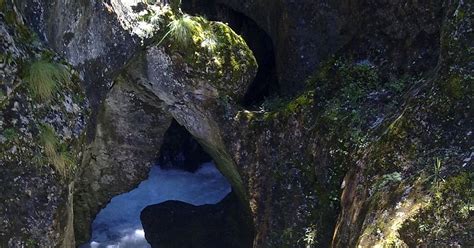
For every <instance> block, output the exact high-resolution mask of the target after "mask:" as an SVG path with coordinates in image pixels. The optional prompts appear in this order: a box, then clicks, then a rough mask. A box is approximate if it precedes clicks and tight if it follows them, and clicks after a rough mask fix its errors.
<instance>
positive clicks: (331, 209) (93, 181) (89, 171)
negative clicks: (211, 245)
mask: <svg viewBox="0 0 474 248" xmlns="http://www.w3.org/2000/svg"><path fill="white" fill-rule="evenodd" d="M17 2H18V7H19V10H20V12H21V13H23V14H24V15H25V16H26V17H27V20H28V22H29V23H30V25H31V26H33V27H34V28H35V30H36V31H37V32H38V34H39V36H40V38H41V39H42V40H43V41H45V42H46V43H47V44H48V45H49V46H51V47H53V48H54V49H56V50H57V51H58V52H60V53H61V54H62V55H64V56H65V58H66V59H67V61H70V62H71V63H72V64H73V65H74V66H75V67H76V68H78V70H79V72H80V78H82V79H84V83H83V85H84V86H85V88H86V89H87V92H88V98H89V99H91V102H92V105H93V107H94V110H95V112H94V114H93V115H92V116H93V118H92V120H91V121H89V123H90V130H91V132H90V133H89V138H90V139H89V142H88V143H87V145H88V148H87V149H86V150H85V153H84V154H85V156H84V159H83V162H82V165H81V166H80V169H79V170H78V173H77V174H76V175H77V177H76V178H75V179H76V180H75V186H74V193H75V194H74V221H75V228H76V230H75V231H76V240H77V241H78V242H82V241H85V240H86V239H87V238H88V232H89V231H90V230H89V224H90V221H91V220H92V218H93V216H94V215H95V214H96V213H97V211H99V209H100V207H102V206H103V205H104V204H105V203H106V202H107V201H108V200H109V199H110V198H111V197H112V196H113V195H115V194H119V193H121V192H124V191H127V190H129V189H130V188H132V187H133V186H134V185H136V184H137V183H138V182H139V181H140V180H141V179H142V178H143V177H144V176H145V175H146V171H147V169H148V168H149V162H150V161H152V160H153V159H154V158H157V154H156V152H158V151H159V147H160V146H161V142H162V139H163V136H164V133H165V131H166V129H167V128H168V126H169V125H170V123H171V120H172V118H174V119H175V120H176V121H177V122H179V123H180V124H181V125H182V126H184V127H185V128H186V129H187V130H188V131H189V132H190V133H191V134H192V135H193V136H194V137H195V138H196V140H198V142H200V143H201V145H203V147H204V148H205V149H206V150H207V151H208V153H209V154H210V155H211V156H212V157H213V158H214V159H215V160H216V162H217V165H218V167H219V169H220V170H221V171H222V172H223V174H224V175H225V176H226V177H227V178H229V180H230V182H231V183H232V186H233V188H234V191H235V192H236V193H237V195H238V196H239V200H240V201H241V202H242V203H243V204H245V206H248V208H246V210H245V213H243V214H244V215H247V216H249V217H250V218H251V219H252V220H253V224H254V226H255V233H256V238H255V240H254V244H253V247H258V248H261V247H262V248H264V247H329V246H333V247H359V246H360V247H372V246H400V247H408V246H416V245H421V244H430V245H432V246H443V247H445V246H455V245H460V246H462V247H470V246H471V244H472V240H473V239H472V235H471V234H472V225H470V224H469V223H472V217H471V216H472V206H471V205H470V204H471V203H470V200H469V199H470V198H472V187H470V186H471V184H472V172H471V171H472V161H471V160H472V147H473V144H472V138H471V136H472V132H471V130H470V127H471V126H472V120H473V119H472V113H471V112H472V111H471V109H470V108H471V107H470V105H472V104H471V102H472V81H473V77H472V75H473V73H472V72H473V68H472V62H471V60H472V42H470V41H471V40H472V21H471V20H472V14H470V13H472V5H471V4H470V3H469V2H466V1H462V0H453V1H445V2H440V1H425V2H418V1H402V0H400V1H392V2H383V3H382V2H380V1H375V0H374V1H371V0H367V1H362V0H360V1H338V2H331V3H328V2H326V1H300V2H295V1H283V0H282V1H276V2H275V1H272V2H268V1H265V0H258V1H254V0H248V1H232V0H216V1H215V2H214V3H212V2H211V3H210V4H222V5H225V6H227V7H230V8H232V9H234V10H236V11H238V12H240V13H242V14H244V15H246V16H248V17H250V18H251V19H253V20H254V21H255V22H256V23H257V24H258V25H259V26H260V27H261V28H262V29H263V30H265V31H266V32H267V33H268V34H269V35H270V37H271V38H272V41H273V43H274V46H275V49H276V59H277V73H278V77H279V80H280V83H281V84H282V86H283V87H282V88H281V90H282V93H283V95H284V96H288V97H275V98H271V99H267V100H266V101H265V102H264V103H263V104H262V105H261V106H257V107H256V108H259V110H258V111H249V110H246V109H244V108H243V107H242V106H240V105H239V102H241V101H240V100H241V98H242V97H243V96H244V95H245V94H246V91H247V90H248V86H249V84H250V82H251V81H252V79H253V77H254V75H255V74H256V71H257V64H256V61H255V58H254V57H253V55H252V52H251V51H250V50H249V48H248V47H247V45H246V44H245V42H244V40H243V39H242V38H241V37H239V36H238V35H237V34H235V32H233V31H232V30H231V29H230V28H228V27H227V26H226V25H224V24H222V23H219V22H210V21H207V20H205V19H203V18H200V17H187V18H189V19H188V20H187V21H189V22H190V23H192V25H195V30H200V32H197V33H193V34H192V38H191V39H190V41H189V42H190V43H187V44H186V43H182V41H181V42H180V41H179V40H173V37H169V36H167V35H166V29H163V27H166V25H168V23H169V22H171V21H173V20H175V19H177V18H180V17H182V14H181V13H173V12H171V11H169V10H168V12H167V11H165V13H164V14H163V15H162V16H161V19H160V21H158V22H157V23H154V24H153V25H152V30H153V31H152V32H151V33H149V34H150V35H151V37H148V38H143V37H142V38H141V41H143V43H142V42H140V39H139V34H141V35H143V34H144V33H143V32H144V30H143V29H140V28H138V27H139V26H140V25H137V24H138V23H139V22H138V21H137V20H138V19H140V18H139V16H138V14H136V13H135V12H134V11H133V10H132V8H131V7H130V6H128V5H125V4H122V3H121V1H113V0H111V1H105V2H99V1H79V2H76V3H74V4H72V5H66V4H65V2H64V1H33V2H26V1H17ZM0 3H2V2H0ZM134 3H135V2H134ZM194 3H196V4H197V3H199V1H194ZM147 8H148V7H147ZM147 11H150V10H147ZM145 12H146V11H145ZM57 13H63V15H58V14H57ZM146 13H150V15H148V14H147V15H145V16H141V18H142V19H153V18H152V17H153V16H154V15H153V13H155V12H153V11H150V12H146ZM5 17H6V16H5V15H3V18H4V19H5ZM89 17H91V18H89ZM137 18H138V19H137ZM91 20H92V21H91ZM142 24H143V23H142ZM160 27H161V28H160ZM196 27H197V28H196ZM10 36H12V35H10ZM13 36H14V35H13ZM17 36H18V35H17ZM5 37H9V36H5ZM163 37H164V39H162V38H163ZM7 39H9V38H7ZM209 40H212V41H215V43H213V42H209ZM8 42H10V43H11V41H4V43H5V44H7V43H8ZM142 45H143V46H142ZM5 47H6V46H5ZM8 47H13V46H8ZM19 51H21V49H19ZM80 51H86V52H82V53H81V52H80ZM12 54H14V57H15V56H19V55H16V54H22V53H20V52H16V53H12ZM29 56H30V55H29ZM125 64H127V65H126V66H123V65H125ZM15 73H16V72H7V73H4V74H6V75H7V76H8V77H11V75H16V74H15ZM9 80H11V79H9ZM2 87H4V86H2ZM4 90H5V91H6V92H9V91H8V90H7V88H5V89H4ZM9 94H10V93H8V95H9ZM5 99H7V100H8V104H10V105H8V106H9V108H10V109H13V110H14V109H17V108H18V106H21V104H20V103H24V102H28V101H30V99H28V98H22V99H21V101H17V102H18V104H16V105H15V101H10V98H9V97H8V96H7V98H5ZM59 99H63V98H59ZM64 99H67V98H64ZM81 101H83V99H82V100H81ZM102 102H103V103H102ZM80 103H81V105H80V106H82V107H84V106H85V105H84V103H83V102H80ZM33 109H34V110H36V109H35V108H33ZM65 109H66V110H67V109H68V108H67V107H66V108H65ZM13 110H12V111H13ZM81 110H83V109H81ZM12 111H10V112H12ZM4 112H5V113H7V115H8V113H10V112H8V111H4ZM8 116H10V115H8ZM8 118H10V117H8ZM15 118H16V117H15ZM41 118H42V117H41ZM41 118H40V119H41ZM17 119H20V120H21V118H20V117H18V118H17ZM12 120H13V119H12ZM3 123H8V124H6V127H10V126H11V127H10V128H13V129H15V130H21V129H19V128H20V127H16V126H14V125H17V123H22V122H21V121H11V122H7V121H4V122H3ZM48 123H50V122H48ZM79 123H80V124H81V125H82V126H81V127H83V123H82V122H79ZM9 125H10V126H9ZM58 125H66V124H57V125H56V124H55V125H54V127H55V130H56V131H57V132H59V133H61V132H63V131H61V130H64V128H60V127H62V126H58ZM67 125H72V123H69V122H68V124H67ZM5 130H6V129H5ZM33 132H34V131H33ZM3 136H5V135H4V134H3ZM7 136H8V137H9V138H8V139H2V140H7V142H6V143H5V142H4V143H5V144H8V145H9V146H8V147H7V148H8V149H7V148H5V149H2V151H7V152H3V154H7V155H8V154H10V153H11V152H14V151H17V149H18V148H19V147H30V146H26V144H27V142H23V141H21V140H22V139H20V141H18V140H17V139H16V138H15V135H7ZM5 137H6V136H5ZM12 137H13V138H12ZM27 137H29V136H27ZM16 142H23V143H18V144H17V143H16ZM68 142H69V141H68ZM30 143H31V142H30ZM31 144H35V143H31ZM15 147H16V148H15ZM35 147H36V148H38V147H41V145H36V146H35V145H33V146H31V147H30V148H31V149H35ZM14 148H15V149H14ZM2 156H3V155H2ZM8 156H11V155H8ZM8 156H5V157H8ZM9 159H10V158H9ZM15 159H16V160H15ZM5 161H22V162H21V163H24V161H26V160H25V159H18V158H16V157H13V159H12V160H5ZM12 163H13V164H16V163H17V162H12ZM12 167H13V166H10V167H4V168H5V169H4V170H5V176H4V177H2V180H3V178H6V179H5V180H9V181H11V180H14V181H15V179H16V178H17V175H19V174H15V173H20V174H21V173H26V172H25V170H26V169H25V170H23V169H21V170H20V169H18V171H19V172H17V171H16V170H17V167H14V168H15V169H13V168H12ZM21 168H23V167H21ZM24 168H28V170H26V171H27V172H28V173H31V176H28V177H20V179H21V180H17V181H18V182H22V183H20V186H21V185H26V184H27V183H31V182H36V181H35V180H34V179H33V178H39V179H41V180H46V181H47V182H45V183H44V184H41V183H40V186H39V187H37V188H35V191H34V194H33V195H34V196H40V195H41V194H42V193H43V194H44V192H48V191H47V190H55V192H54V194H55V195H57V196H61V197H56V198H51V199H55V201H54V202H52V203H51V205H52V206H53V208H48V210H46V207H45V206H40V205H33V208H34V209H37V210H38V211H39V212H42V213H43V212H44V213H45V215H47V216H52V215H54V213H62V214H66V213H69V218H61V219H60V220H62V221H60V222H59V223H60V225H59V226H60V227H61V228H62V227H65V226H67V227H68V228H67V230H68V231H63V230H64V229H61V228H58V227H56V226H54V225H53V224H51V223H56V222H54V221H53V220H54V218H52V217H48V218H38V219H40V220H48V221H50V222H49V223H46V224H44V223H43V222H42V224H35V225H33V226H34V227H35V228H36V227H38V228H37V229H31V230H24V229H22V227H24V226H26V224H25V223H30V222H28V221H29V220H24V219H21V218H20V219H21V220H22V221H21V222H20V223H18V224H14V225H11V226H8V228H6V229H5V230H8V232H4V233H0V241H1V242H4V243H5V242H13V244H14V245H17V246H20V244H25V243H27V242H29V241H28V240H29V238H30V237H31V240H33V241H34V242H38V244H40V245H41V244H46V243H47V242H50V243H51V244H53V246H59V244H60V243H61V242H62V240H69V241H68V242H70V238H63V237H66V236H67V235H70V233H71V231H70V230H71V229H70V228H69V227H70V219H71V218H70V217H71V215H70V210H71V208H70V207H68V206H67V204H70V201H71V188H72V187H73V186H72V185H71V188H69V191H68V187H67V186H68V183H63V182H60V181H58V180H56V179H51V178H52V177H54V175H55V174H54V170H49V171H47V172H48V173H43V172H42V170H39V171H36V169H31V168H34V167H32V166H26V167H24ZM48 168H49V167H48ZM12 173H13V174H12ZM9 178H10V179H9ZM23 179H24V181H22V180H23ZM68 182H69V181H68ZM2 185H4V184H2ZM51 185H55V186H56V187H53V186H51ZM20 186H19V187H17V188H15V190H13V191H11V190H9V189H5V192H8V194H6V196H7V198H8V199H21V200H17V201H11V202H12V203H11V204H10V202H9V203H8V204H9V205H8V206H7V207H6V208H3V209H4V210H5V209H7V210H9V209H15V206H17V205H21V204H23V203H26V202H27V200H26V198H27V197H26V196H25V195H24V192H28V190H23V188H21V187H20ZM22 187H23V186H22ZM20 188H21V189H22V191H21V192H22V193H21V195H22V197H23V198H15V194H19V193H18V192H19V191H17V190H16V189H20ZM27 188H31V186H28V187H27ZM27 194H28V193H27ZM48 199H49V198H48ZM12 204H13V205H12ZM15 204H16V205H15ZM25 206H27V204H25ZM50 209H53V210H50ZM54 209H60V210H61V211H59V210H57V212H54ZM440 209H442V210H444V211H440ZM68 210H69V211H68ZM0 216H2V217H3V218H4V219H7V222H5V221H4V223H10V222H9V221H10V219H8V218H13V217H15V216H16V215H11V213H7V212H5V213H2V215H0ZM12 216H13V217H12ZM27 219H28V218H27ZM66 219H67V220H68V221H66ZM23 220H24V221H23ZM38 223H39V222H38ZM421 227H424V228H425V229H421ZM48 228H49V229H48ZM17 230H20V231H17ZM38 230H39V231H38ZM45 230H49V231H48V232H49V233H45ZM17 233H22V234H19V235H17ZM4 237H5V238H4ZM6 237H9V240H7V238H6ZM10 237H12V238H10ZM68 237H69V236H68ZM2 238H4V239H3V240H2ZM4 240H5V241H4ZM1 244H3V243H1ZM67 244H68V245H69V244H71V243H67Z"/></svg>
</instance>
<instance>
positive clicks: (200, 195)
mask: <svg viewBox="0 0 474 248" xmlns="http://www.w3.org/2000/svg"><path fill="white" fill-rule="evenodd" d="M230 191H231V187H230V185H229V183H228V182H227V180H226V179H225V177H224V176H222V174H221V173H220V172H219V171H218V170H217V169H216V167H215V165H214V164H213V163H206V164H203V165H202V166H201V168H200V169H199V170H197V171H196V172H195V173H191V172H186V171H181V170H164V169H161V168H160V167H159V166H153V168H152V169H151V171H150V174H149V177H148V179H147V180H145V181H143V182H141V183H140V185H139V186H138V187H137V188H136V189H134V190H132V191H130V192H128V193H124V194H121V195H118V196H116V197H114V198H112V200H111V201H110V203H109V204H108V205H107V206H106V207H105V208H104V209H102V210H101V211H100V212H99V214H98V215H97V217H96V219H95V220H94V222H93V223H92V239H91V241H90V242H89V243H87V244H84V245H82V246H81V248H149V247H150V245H149V244H148V243H147V242H146V240H145V234H144V232H143V228H142V225H141V222H140V212H141V211H142V210H143V209H144V208H145V207H147V206H148V205H153V204H157V203H161V202H164V201H168V200H178V201H183V202H187V203H190V204H193V205H203V204H215V203H218V202H219V201H220V200H222V199H223V198H224V197H225V196H226V195H227V194H229V193H230Z"/></svg>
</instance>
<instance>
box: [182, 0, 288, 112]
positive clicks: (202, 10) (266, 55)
mask: <svg viewBox="0 0 474 248" xmlns="http://www.w3.org/2000/svg"><path fill="white" fill-rule="evenodd" d="M182 9H183V11H184V12H186V13H189V14H192V15H202V16H205V17H206V18H208V19H209V20H211V21H220V22H224V23H227V24H228V25H229V26H230V27H231V28H232V29H233V30H234V31H235V32H236V33H238V34H239V35H241V36H242V37H243V38H244V40H245V41H246V43H247V45H248V46H249V48H250V49H251V50H252V51H253V54H254V56H255V58H256V60H257V63H258V71H257V75H256V76H255V79H254V80H253V82H252V83H251V85H250V86H249V88H248V90H247V93H246V94H245V96H244V97H243V99H242V101H241V103H242V105H243V106H244V107H252V106H257V105H259V104H261V103H262V102H263V101H264V100H265V99H266V98H270V97H274V96H278V95H279V92H280V87H279V83H278V77H277V71H276V60H275V50H274V46H273V41H272V39H271V37H270V36H269V35H268V34H267V33H266V32H265V31H264V30H263V29H262V28H260V27H259V26H258V25H257V23H255V21H253V20H252V19H251V18H249V17H247V16H246V15H244V14H242V13H240V12H237V11H235V10H233V9H231V8H229V7H227V6H224V5H222V4H217V3H216V2H215V1H214V0H200V1H196V0H183V1H182Z"/></svg>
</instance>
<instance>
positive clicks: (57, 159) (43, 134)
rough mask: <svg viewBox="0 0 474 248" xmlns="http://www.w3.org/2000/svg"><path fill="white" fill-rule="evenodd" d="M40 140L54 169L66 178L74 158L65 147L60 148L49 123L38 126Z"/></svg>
mask: <svg viewBox="0 0 474 248" xmlns="http://www.w3.org/2000/svg"><path fill="white" fill-rule="evenodd" d="M39 138H40V142H41V144H42V145H43V147H44V152H45V155H46V157H47V159H48V162H50V163H51V164H52V165H53V166H54V168H55V169H56V171H57V172H58V173H59V174H60V175H61V176H62V177H63V178H66V177H67V175H68V172H69V171H70V170H71V168H72V166H73V165H74V159H73V158H72V157H71V156H70V154H69V153H68V152H67V151H66V149H60V148H61V147H60V146H59V141H58V138H57V136H56V132H55V131H54V129H53V127H51V126H50V125H43V126H41V127H40V136H39Z"/></svg>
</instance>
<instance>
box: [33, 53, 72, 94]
mask: <svg viewBox="0 0 474 248" xmlns="http://www.w3.org/2000/svg"><path fill="white" fill-rule="evenodd" d="M24 79H25V81H26V82H27V83H28V88H29V90H30V93H31V94H32V95H33V97H34V98H36V99H38V100H42V101H49V100H50V99H51V97H52V95H53V94H54V93H55V92H56V90H57V89H58V87H59V86H60V85H61V84H63V83H65V82H67V81H68V80H70V74H69V72H68V71H67V69H66V67H64V66H63V65H60V64H56V63H51V62H49V61H46V60H38V61H35V62H33V63H31V64H30V65H29V67H28V69H27V71H26V77H25V78H24Z"/></svg>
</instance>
